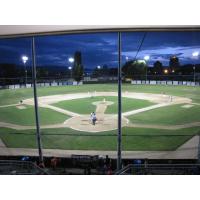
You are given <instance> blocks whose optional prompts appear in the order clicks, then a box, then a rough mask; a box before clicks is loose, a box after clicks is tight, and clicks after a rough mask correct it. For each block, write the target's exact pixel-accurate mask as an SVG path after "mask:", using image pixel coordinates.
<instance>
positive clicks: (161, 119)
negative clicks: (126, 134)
mask: <svg viewBox="0 0 200 200" xmlns="http://www.w3.org/2000/svg"><path fill="white" fill-rule="evenodd" d="M184 105H185V104H179V105H171V106H166V107H162V108H157V109H154V110H149V111H146V112H142V113H138V114H136V115H132V116H129V117H128V119H129V120H130V121H131V122H133V123H141V124H158V125H178V124H185V123H191V122H199V121H200V105H194V106H193V107H190V108H183V107H182V106H184Z"/></svg>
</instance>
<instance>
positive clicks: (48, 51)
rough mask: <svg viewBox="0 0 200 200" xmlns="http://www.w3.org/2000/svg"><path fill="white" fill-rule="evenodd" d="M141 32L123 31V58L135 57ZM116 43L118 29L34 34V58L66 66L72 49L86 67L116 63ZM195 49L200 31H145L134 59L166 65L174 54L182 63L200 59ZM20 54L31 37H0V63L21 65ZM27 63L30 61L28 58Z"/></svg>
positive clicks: (26, 49)
mask: <svg viewBox="0 0 200 200" xmlns="http://www.w3.org/2000/svg"><path fill="white" fill-rule="evenodd" d="M143 36H144V32H129V33H128V32H127V33H123V34H122V60H123V62H125V61H126V59H129V60H130V59H133V58H134V57H135V55H136V52H137V50H138V48H139V46H140V44H141V41H142V38H143ZM117 47H118V45H117V33H93V34H74V35H60V36H40V37H36V55H37V60H36V62H37V65H39V66H42V65H44V66H45V65H48V66H50V65H53V66H66V67H68V66H70V63H69V62H68V58H69V57H72V56H73V54H74V52H75V51H81V52H82V60H83V65H84V67H85V68H95V67H96V66H98V65H100V66H102V65H104V64H106V65H108V66H109V67H117V62H118V61H117V60H118V58H117ZM194 51H200V32H148V33H147V34H146V37H145V39H144V42H143V45H142V47H141V50H140V52H139V53H138V56H137V59H143V58H144V56H145V55H149V56H150V60H149V61H148V64H149V65H153V63H154V62H155V61H157V60H159V61H161V62H162V63H163V65H164V66H168V63H169V58H170V56H172V55H176V56H178V58H179V61H180V63H181V64H182V65H183V64H188V63H191V64H196V63H200V58H199V57H196V58H194V57H192V53H193V52H194ZM22 55H27V56H28V57H29V58H31V40H30V38H20V39H19V38H18V39H1V40H0V63H15V64H17V65H22V61H21V57H22ZM126 57H127V58H126ZM28 64H29V65H30V64H31V59H29V61H28V63H27V65H28Z"/></svg>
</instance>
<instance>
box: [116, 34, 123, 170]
mask: <svg viewBox="0 0 200 200" xmlns="http://www.w3.org/2000/svg"><path fill="white" fill-rule="evenodd" d="M121 84H122V81H121V32H118V137H117V170H120V169H121V167H122V161H121V151H122V150H121V148H122V147H121V146H122V145H121V137H122V136H121V129H122V127H121V122H122V112H121V111H122V103H121Z"/></svg>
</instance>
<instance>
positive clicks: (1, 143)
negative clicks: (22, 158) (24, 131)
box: [0, 139, 6, 148]
mask: <svg viewBox="0 0 200 200" xmlns="http://www.w3.org/2000/svg"><path fill="white" fill-rule="evenodd" d="M2 147H3V148H6V145H5V144H4V142H3V141H2V140H1V139H0V148H2Z"/></svg>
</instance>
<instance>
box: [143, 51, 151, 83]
mask: <svg viewBox="0 0 200 200" xmlns="http://www.w3.org/2000/svg"><path fill="white" fill-rule="evenodd" d="M149 59H150V56H148V55H146V56H144V60H145V62H146V81H147V68H148V65H147V62H148V60H149Z"/></svg>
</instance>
